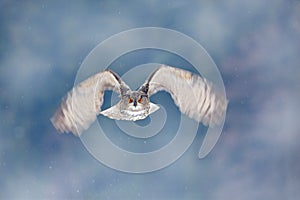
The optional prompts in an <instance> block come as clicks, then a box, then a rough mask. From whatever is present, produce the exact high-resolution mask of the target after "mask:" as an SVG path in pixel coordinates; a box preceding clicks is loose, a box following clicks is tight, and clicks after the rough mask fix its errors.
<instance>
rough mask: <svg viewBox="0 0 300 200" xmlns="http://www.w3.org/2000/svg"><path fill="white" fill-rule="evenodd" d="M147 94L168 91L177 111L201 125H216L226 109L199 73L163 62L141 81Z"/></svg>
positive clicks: (222, 97) (225, 101)
mask: <svg viewBox="0 0 300 200" xmlns="http://www.w3.org/2000/svg"><path fill="white" fill-rule="evenodd" d="M146 84H148V87H149V91H148V95H149V96H151V95H153V94H155V93H156V92H158V91H160V90H164V91H167V92H169V93H170V95H171V97H172V98H173V100H174V102H175V104H176V105H177V106H178V107H179V110H180V111H181V112H182V113H184V114H186V115H187V116H189V117H190V118H193V119H194V120H196V121H198V122H202V123H203V124H204V125H205V126H215V125H216V124H219V123H220V122H221V120H222V117H223V116H224V114H225V112H226V108H227V102H228V101H227V99H226V97H225V96H222V95H221V94H219V93H218V92H217V91H216V90H215V89H214V88H213V86H212V84H211V83H210V82H209V81H207V80H206V79H205V78H202V77H200V76H199V75H196V74H192V73H191V72H189V71H186V70H183V69H178V68H174V67H170V66H166V65H162V66H161V67H159V68H158V69H157V70H156V71H155V72H154V73H153V74H152V75H151V76H150V78H149V79H148V80H147V81H146V82H145V84H144V85H146Z"/></svg>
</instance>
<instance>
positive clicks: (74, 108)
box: [50, 70, 129, 136]
mask: <svg viewBox="0 0 300 200" xmlns="http://www.w3.org/2000/svg"><path fill="white" fill-rule="evenodd" d="M128 89H129V88H128V86H127V85H126V84H125V83H124V82H123V81H122V80H121V78H120V77H119V76H118V75H117V74H116V73H114V72H113V71H110V70H106V71H103V72H99V73H97V74H95V75H93V76H91V77H89V78H88V79H86V80H84V81H83V82H81V83H79V84H78V85H77V86H75V87H74V88H72V90H70V91H69V92H68V93H67V95H66V96H65V97H64V98H63V99H62V101H61V104H60V106H59V107H58V109H57V110H56V112H55V114H54V115H53V117H52V118H51V119H50V120H51V122H52V124H53V125H54V127H55V128H56V129H57V131H59V132H61V133H63V132H72V133H73V134H74V135H77V136H79V135H80V134H81V133H82V131H83V130H86V129H87V128H89V126H90V125H91V123H93V122H94V121H95V120H96V118H97V115H98V114H99V113H100V111H101V106H102V103H103V94H104V91H105V90H114V91H115V92H118V93H122V92H124V91H126V90H128Z"/></svg>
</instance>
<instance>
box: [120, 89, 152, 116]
mask: <svg viewBox="0 0 300 200" xmlns="http://www.w3.org/2000/svg"><path fill="white" fill-rule="evenodd" d="M149 107H150V102H149V97H148V95H147V94H145V93H144V92H142V91H131V90H128V91H127V92H126V93H125V94H124V95H122V97H121V105H120V109H121V112H122V111H132V112H134V111H142V110H145V111H148V110H149Z"/></svg>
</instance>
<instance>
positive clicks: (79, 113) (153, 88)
mask: <svg viewBox="0 0 300 200" xmlns="http://www.w3.org/2000/svg"><path fill="white" fill-rule="evenodd" d="M105 90H113V91H114V92H117V93H119V97H120V101H119V102H118V103H116V104H115V105H113V106H111V107H110V108H108V109H106V110H103V111H102V110H101V106H102V103H103V95H104V91H105ZM161 90H164V91H166V92H168V93H170V95H171V97H172V99H173V100H174V103H175V104H176V105H177V106H178V108H179V110H180V111H181V112H182V113H183V114H186V115H187V116H188V117H190V118H192V119H194V120H196V121H197V122H202V123H203V124H204V125H205V126H214V125H216V124H219V123H220V122H221V120H222V118H223V116H224V114H225V112H226V108H227V99H226V98H225V96H222V95H220V94H219V93H218V92H217V91H216V90H215V89H214V88H213V86H212V84H211V83H210V82H209V81H207V80H206V79H205V78H203V77H201V76H199V75H197V74H193V73H191V72H189V71H186V70H183V69H179V68H174V67H171V66H166V65H161V66H160V67H158V68H157V69H156V70H155V71H154V72H153V73H152V74H151V75H150V76H149V77H148V79H147V80H146V81H145V82H144V84H142V86H140V87H139V88H138V89H137V90H136V91H133V90H131V89H130V88H129V86H128V85H126V83H125V82H124V81H123V80H122V79H121V78H120V76H119V75H118V74H117V73H115V72H113V71H112V70H109V69H107V70H105V71H102V72H99V73H97V74H95V75H93V76H91V77H89V78H87V79H86V80H84V81H83V82H81V83H79V84H78V85H77V86H75V87H74V88H72V89H71V91H69V92H68V93H67V94H66V96H65V97H64V98H63V99H62V101H61V104H60V106H59V107H58V109H57V110H56V112H55V114H54V115H53V117H52V118H51V122H52V124H53V126H54V127H55V128H56V130H57V131H58V132H61V133H63V132H72V133H73V134H74V135H76V136H80V134H81V133H82V132H83V131H84V130H86V129H88V128H89V126H90V125H91V124H92V123H93V122H94V121H95V120H96V119H97V115H99V114H101V115H104V116H106V117H109V118H111V119H115V120H130V121H136V120H142V119H144V118H146V117H147V116H148V115H150V114H151V113H153V112H155V111H157V110H158V109H159V106H158V105H156V104H154V103H152V102H151V101H150V97H151V95H153V94H155V93H157V92H158V91H161Z"/></svg>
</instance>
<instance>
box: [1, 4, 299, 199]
mask: <svg viewBox="0 0 300 200" xmlns="http://www.w3.org/2000/svg"><path fill="white" fill-rule="evenodd" d="M0 20H1V21H0V36H1V37H0V199H239V200H240V199H243V200H244V199H246V200H247V199H249V200H252V199H276V200H277V199H278V200H280V199H297V196H298V197H299V195H300V192H299V191H300V170H299V169H300V156H299V155H300V154H299V151H300V137H299V132H300V126H299V117H300V116H299V113H300V105H299V100H300V57H299V52H300V38H299V36H300V2H299V1H297V0H273V1H271V0H254V1H248V0H230V1H225V0H221V1H158V0H150V1H137V0H136V1H114V0H113V1H89V2H88V1H64V2H62V1H38V2H37V1H8V0H1V1H0ZM144 26H158V27H165V28H170V29H174V30H177V31H180V32H182V33H184V34H186V35H188V36H190V37H192V38H193V39H195V40H196V41H197V42H199V43H200V44H202V45H203V46H204V47H205V49H206V50H207V51H208V52H209V54H210V55H211V57H212V58H213V60H214V61H215V63H216V64H217V66H218V68H219V70H220V72H221V74H222V76H223V79H224V83H225V87H226V92H227V96H228V99H229V100H230V103H229V106H228V112H227V119H226V122H225V127H224V132H223V134H222V135H221V138H220V140H219V141H218V143H217V145H216V147H215V148H214V149H213V151H212V152H211V153H210V154H209V156H208V157H206V158H205V159H202V160H199V159H198V157H197V153H198V150H199V147H200V144H201V143H202V139H203V135H201V134H198V136H197V137H196V139H195V141H194V143H193V144H192V145H191V147H190V148H189V149H188V151H187V152H186V153H185V154H184V155H183V156H182V157H181V158H180V159H179V160H178V161H177V162H176V163H174V164H173V165H171V166H169V167H167V168H165V169H162V170H160V171H157V172H153V173H148V174H126V173H122V172H118V171H115V170H112V169H110V168H108V167H105V166H104V165H102V164H101V163H99V162H98V161H97V160H95V159H94V158H93V157H92V156H91V155H90V154H89V153H88V151H87V150H86V149H85V148H84V146H83V145H82V143H81V141H80V139H79V138H76V137H74V136H73V135H70V134H69V135H59V134H57V132H56V131H55V129H54V128H53V127H52V125H51V123H50V121H49V118H50V117H51V116H52V114H53V112H54V111H55V109H56V107H57V106H58V104H59V102H60V99H61V97H62V96H63V95H64V94H65V93H66V92H67V91H68V90H69V89H71V88H72V86H73V83H74V80H75V76H76V72H77V70H78V69H79V67H80V64H81V62H82V61H83V59H84V58H85V56H86V55H87V54H88V53H89V52H90V51H91V50H92V49H93V48H94V47H95V46H96V45H97V44H99V43H100V42H101V41H104V40H105V39H107V38H108V37H110V36H112V35H113V34H116V33H118V32H120V31H124V30H128V29H131V28H136V27H144ZM120 63H121V64H122V65H130V64H129V63H126V62H125V61H122V60H121V61H119V63H118V62H117V64H120ZM179 66H180V64H179ZM116 69H117V68H116ZM174 109H176V107H174Z"/></svg>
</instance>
